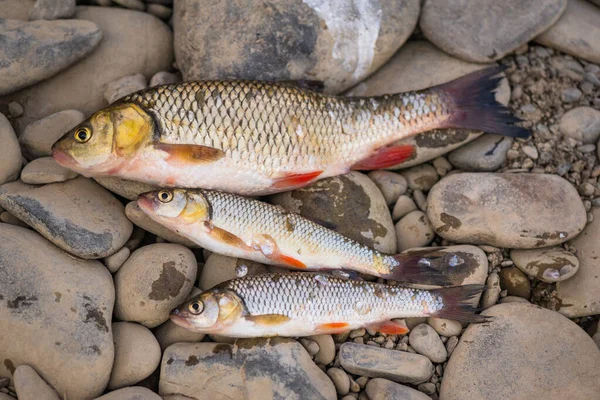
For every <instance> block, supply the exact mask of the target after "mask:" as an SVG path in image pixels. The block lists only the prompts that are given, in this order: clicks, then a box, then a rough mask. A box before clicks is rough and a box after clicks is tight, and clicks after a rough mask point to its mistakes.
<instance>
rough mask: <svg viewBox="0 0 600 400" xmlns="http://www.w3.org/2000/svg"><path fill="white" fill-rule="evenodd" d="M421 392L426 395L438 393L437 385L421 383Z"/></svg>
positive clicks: (419, 387)
mask: <svg viewBox="0 0 600 400" xmlns="http://www.w3.org/2000/svg"><path fill="white" fill-rule="evenodd" d="M418 389H419V392H423V393H425V394H434V393H435V391H436V387H435V383H431V382H425V383H421V384H420V385H419V386H418Z"/></svg>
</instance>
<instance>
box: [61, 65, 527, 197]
mask: <svg viewBox="0 0 600 400" xmlns="http://www.w3.org/2000/svg"><path fill="white" fill-rule="evenodd" d="M501 71H502V68H501V67H493V68H488V69H484V70H480V71H477V72H473V73H471V74H469V75H466V76H464V77H462V78H459V79H457V80H454V81H451V82H449V83H445V84H443V85H439V86H436V87H433V88H430V89H426V90H422V91H417V92H407V93H399V94H388V95H383V96H376V97H344V96H334V95H328V94H325V93H322V92H319V91H315V90H311V87H314V86H310V85H294V84H292V83H290V82H260V81H203V82H184V83H178V84H168V85H162V86H156V87H152V88H148V89H145V90H142V91H139V92H136V93H133V94H130V95H127V96H124V97H123V98H121V99H119V100H117V101H116V102H114V103H113V104H111V105H109V106H108V107H106V108H104V109H102V110H99V111H98V112H96V113H94V114H93V115H92V116H91V117H90V118H89V119H87V120H85V121H84V122H82V123H81V124H79V125H77V126H76V127H75V128H73V129H72V130H70V131H69V132H67V133H65V134H64V135H63V137H62V138H60V139H59V140H57V141H56V142H55V143H54V144H53V146H52V156H53V157H54V159H55V160H56V162H57V163H58V164H60V165H62V166H64V167H67V168H69V169H71V170H74V171H76V172H78V173H80V174H82V175H84V176H88V177H94V176H116V177H120V178H123V179H129V180H134V181H139V182H146V183H149V184H154V185H157V186H159V187H180V188H203V189H212V190H220V191H225V192H230V193H236V194H241V195H247V196H259V195H268V194H273V193H278V192H283V191H288V190H293V189H297V188H300V187H304V186H306V185H309V184H310V183H313V182H315V181H317V180H319V179H324V178H327V177H331V176H337V175H342V174H345V173H348V172H349V171H351V170H359V171H363V170H373V169H384V168H388V167H392V166H394V165H397V164H399V163H401V162H404V161H407V160H410V159H412V158H413V157H416V153H415V152H416V148H415V146H414V145H407V144H398V143H395V142H396V141H398V140H399V139H403V138H406V137H409V136H412V135H416V134H418V133H421V132H425V131H429V130H433V129H442V128H463V129H472V130H483V131H486V132H491V133H498V134H502V135H507V136H512V137H521V138H525V137H528V136H529V132H528V131H527V130H526V129H524V128H522V127H519V126H518V125H515V124H516V123H518V122H520V120H519V119H518V118H516V117H515V116H513V115H511V114H510V112H509V110H508V109H507V108H506V107H504V106H503V105H501V104H500V103H498V102H497V101H496V100H495V98H494V91H495V90H496V88H497V86H498V83H499V81H500V79H501V78H500V77H498V76H497V75H498V74H499V73H500V72H501Z"/></svg>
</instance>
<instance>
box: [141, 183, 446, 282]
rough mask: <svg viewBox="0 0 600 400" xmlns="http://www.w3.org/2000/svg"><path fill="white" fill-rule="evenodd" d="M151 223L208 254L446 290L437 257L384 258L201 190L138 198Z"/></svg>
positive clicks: (304, 223)
mask: <svg viewBox="0 0 600 400" xmlns="http://www.w3.org/2000/svg"><path fill="white" fill-rule="evenodd" d="M137 203H138V205H139V207H140V208H141V209H142V210H143V211H144V212H145V213H146V214H147V215H148V216H149V217H150V218H152V219H153V220H155V221H156V222H158V223H160V224H162V225H163V226H165V227H167V228H169V229H170V230H172V231H174V232H177V233H178V234H179V235H182V236H184V237H186V238H188V239H190V240H191V241H193V242H195V243H197V244H198V245H199V246H201V247H203V248H205V249H208V250H210V251H212V252H215V253H219V254H224V255H228V256H231V257H239V258H244V259H248V260H254V261H257V262H261V263H265V264H273V265H281V266H284V267H288V268H296V269H305V270H352V271H356V272H360V273H363V274H369V275H374V276H378V277H382V278H386V279H394V280H397V281H402V282H414V283H428V284H432V285H445V284H447V283H448V280H447V278H446V277H445V276H444V274H443V273H442V272H441V271H440V270H439V269H436V268H435V264H436V263H437V262H439V261H443V260H439V259H438V256H435V257H429V258H428V255H427V254H422V253H419V254H417V255H414V254H395V255H391V254H384V253H381V252H379V251H377V250H374V249H371V248H370V247H367V246H365V245H363V244H360V243H358V242H356V241H354V240H352V239H349V238H347V237H345V236H342V235H341V234H339V233H337V232H335V231H333V230H330V229H327V228H325V227H323V226H321V225H319V224H317V223H315V222H313V221H311V220H309V219H306V218H304V217H302V216H301V215H298V214H295V213H292V212H289V211H286V210H284V209H283V208H281V207H278V206H274V205H272V204H268V203H264V202H261V201H258V200H252V199H248V198H245V197H242V196H238V195H234V194H229V193H224V192H217V191H211V190H204V189H165V190H158V191H153V192H148V193H144V194H142V195H140V197H139V199H138V200H137Z"/></svg>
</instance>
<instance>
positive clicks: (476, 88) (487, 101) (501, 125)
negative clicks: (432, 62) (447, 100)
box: [435, 66, 530, 138]
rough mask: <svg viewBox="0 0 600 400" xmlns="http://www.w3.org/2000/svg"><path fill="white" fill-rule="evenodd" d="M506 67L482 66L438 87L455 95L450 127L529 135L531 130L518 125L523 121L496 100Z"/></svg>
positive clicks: (449, 122)
mask: <svg viewBox="0 0 600 400" xmlns="http://www.w3.org/2000/svg"><path fill="white" fill-rule="evenodd" d="M504 69H505V67H500V66H499V67H491V68H486V69H482V70H479V71H476V72H473V73H471V74H468V75H465V76H463V77H461V78H458V79H455V80H453V81H451V82H448V83H445V84H443V85H440V86H438V87H436V88H435V89H436V90H440V91H443V92H445V93H447V94H448V95H449V96H450V97H451V98H452V103H453V105H452V109H451V114H452V117H451V118H450V120H449V121H448V122H447V124H445V125H446V127H447V128H463V129H473V130H480V131H485V132H489V133H497V134H500V135H505V136H512V137H518V138H528V137H529V136H530V132H529V131H528V130H527V129H525V128H521V127H519V126H516V125H514V124H515V123H517V122H521V120H520V119H519V118H517V117H515V116H514V115H512V114H511V113H510V110H509V109H508V108H506V107H504V106H503V105H502V104H500V103H498V102H497V101H496V98H495V96H494V94H495V92H496V89H497V87H498V83H500V81H501V80H502V77H498V74H499V73H500V72H502V71H503V70H504Z"/></svg>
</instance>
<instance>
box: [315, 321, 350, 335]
mask: <svg viewBox="0 0 600 400" xmlns="http://www.w3.org/2000/svg"><path fill="white" fill-rule="evenodd" d="M349 326H350V324H348V323H347V322H328V323H326V324H320V325H317V329H316V331H317V332H322V333H336V332H345V331H347V330H348V327H349Z"/></svg>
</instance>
